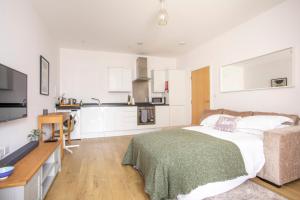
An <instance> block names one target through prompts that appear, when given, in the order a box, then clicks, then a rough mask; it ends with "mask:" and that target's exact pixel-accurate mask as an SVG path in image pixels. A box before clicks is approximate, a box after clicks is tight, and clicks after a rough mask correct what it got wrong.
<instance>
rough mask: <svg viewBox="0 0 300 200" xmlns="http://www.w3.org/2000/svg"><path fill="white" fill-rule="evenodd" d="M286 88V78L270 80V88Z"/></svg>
mask: <svg viewBox="0 0 300 200" xmlns="http://www.w3.org/2000/svg"><path fill="white" fill-rule="evenodd" d="M285 86H287V78H276V79H271V87H285Z"/></svg>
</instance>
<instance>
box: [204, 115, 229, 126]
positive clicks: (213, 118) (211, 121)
mask: <svg viewBox="0 0 300 200" xmlns="http://www.w3.org/2000/svg"><path fill="white" fill-rule="evenodd" d="M220 117H234V116H231V115H223V114H215V115H210V116H208V117H206V118H205V119H204V120H202V122H201V123H200V126H206V127H215V125H216V123H217V121H218V120H219V118H220Z"/></svg>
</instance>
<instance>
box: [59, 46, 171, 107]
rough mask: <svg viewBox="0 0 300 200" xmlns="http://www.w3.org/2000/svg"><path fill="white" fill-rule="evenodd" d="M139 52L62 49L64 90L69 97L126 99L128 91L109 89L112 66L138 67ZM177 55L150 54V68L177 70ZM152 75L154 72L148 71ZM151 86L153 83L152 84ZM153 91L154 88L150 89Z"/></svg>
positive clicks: (113, 100)
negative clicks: (151, 55) (115, 91)
mask: <svg viewBox="0 0 300 200" xmlns="http://www.w3.org/2000/svg"><path fill="white" fill-rule="evenodd" d="M137 57H138V56H137V55H133V54H122V53H112V52H100V51H86V50H78V49H61V50H60V75H61V76H60V85H61V88H60V91H61V93H65V95H66V96H67V97H74V98H77V99H79V100H80V99H82V100H83V101H85V102H90V101H91V100H90V99H91V98H92V97H95V98H99V99H100V100H101V102H126V101H127V95H128V93H110V92H108V70H107V69H108V67H128V68H132V70H133V69H134V67H135V65H136V58H137ZM174 68H176V59H175V58H162V57H148V70H149V72H150V70H151V69H174ZM148 76H149V77H150V76H151V73H148ZM149 85H150V84H149ZM150 91H151V90H150Z"/></svg>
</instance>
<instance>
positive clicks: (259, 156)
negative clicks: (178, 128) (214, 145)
mask: <svg viewBox="0 0 300 200" xmlns="http://www.w3.org/2000/svg"><path fill="white" fill-rule="evenodd" d="M184 129H187V130H192V131H197V132H201V133H205V134H207V135H211V136H214V137H216V138H220V139H223V140H227V141H230V142H233V143H234V144H236V145H237V146H238V147H239V149H240V151H241V154H242V157H243V160H244V163H245V168H246V172H247V173H248V175H246V176H240V177H237V178H235V179H232V180H228V181H222V182H215V183H208V184H206V185H202V186H199V187H197V188H196V189H194V190H192V191H191V192H190V193H188V194H185V195H178V196H177V199H178V200H200V199H204V198H207V197H211V196H215V195H218V194H221V193H224V192H227V191H229V190H231V189H233V188H235V187H237V186H239V185H241V184H242V183H244V182H245V181H246V180H248V179H250V178H254V177H255V176H256V174H257V173H258V172H259V171H260V170H261V168H262V167H263V165H264V163H265V157H264V151H263V140H262V138H263V136H262V134H261V135H259V134H258V135H255V134H248V133H243V132H234V133H229V132H222V131H219V130H216V129H213V128H211V127H204V126H193V127H187V128H184Z"/></svg>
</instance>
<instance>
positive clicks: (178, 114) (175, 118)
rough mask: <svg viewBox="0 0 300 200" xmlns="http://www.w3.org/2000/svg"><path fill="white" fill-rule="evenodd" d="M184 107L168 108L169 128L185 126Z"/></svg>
mask: <svg viewBox="0 0 300 200" xmlns="http://www.w3.org/2000/svg"><path fill="white" fill-rule="evenodd" d="M185 116H186V109H185V106H170V126H183V125H186V117H185Z"/></svg>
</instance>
